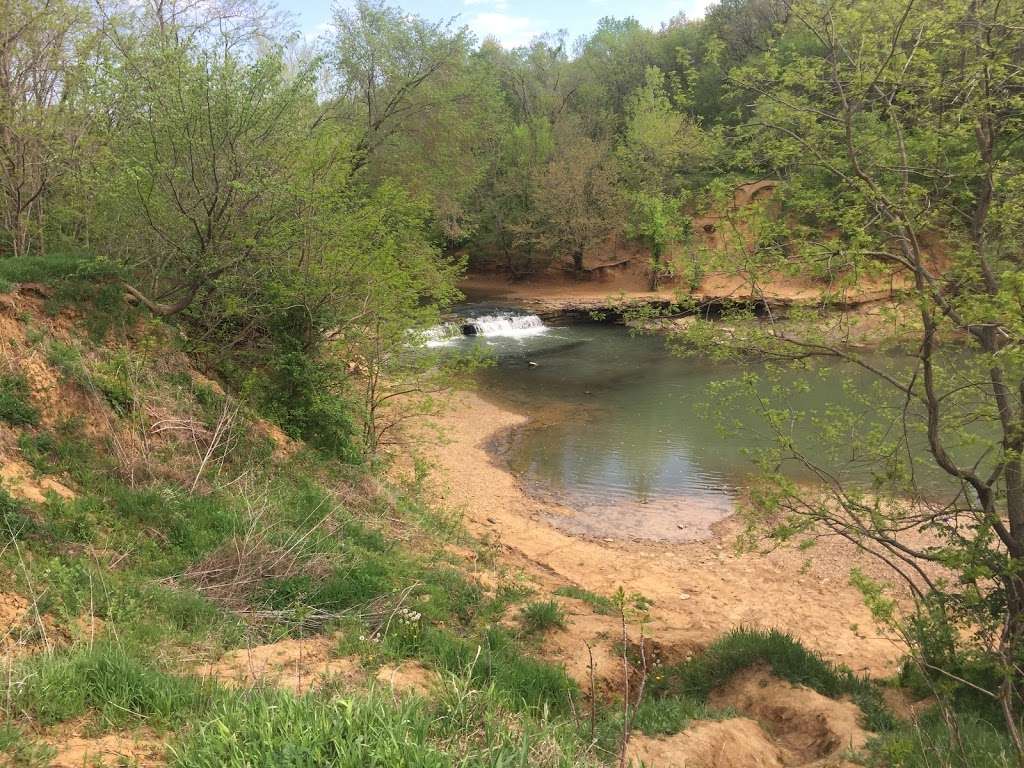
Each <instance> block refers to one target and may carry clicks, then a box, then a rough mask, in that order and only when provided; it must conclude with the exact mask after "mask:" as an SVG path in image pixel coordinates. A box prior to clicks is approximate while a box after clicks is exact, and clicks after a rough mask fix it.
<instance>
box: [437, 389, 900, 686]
mask: <svg viewBox="0 0 1024 768" xmlns="http://www.w3.org/2000/svg"><path fill="white" fill-rule="evenodd" d="M451 406H452V407H450V408H449V409H448V411H447V413H446V414H445V415H443V416H442V417H440V419H439V421H440V423H441V425H442V426H443V427H444V428H446V430H447V434H448V437H449V439H448V441H447V443H446V444H443V445H441V446H439V447H438V448H437V449H436V453H435V454H434V459H435V461H436V464H437V466H438V469H439V470H440V472H439V473H438V478H437V487H436V495H437V496H438V497H439V499H440V500H441V501H443V502H444V504H445V505H446V506H447V507H448V508H451V509H455V510H457V511H460V512H462V513H463V515H464V520H465V524H466V526H467V528H468V529H469V531H470V532H471V533H473V534H474V535H476V536H478V537H480V538H482V539H484V540H487V541H491V542H493V543H495V544H496V545H498V547H499V551H500V552H501V557H502V559H503V561H504V562H505V563H506V564H509V565H512V566H513V567H516V568H524V569H525V570H526V571H527V573H529V574H530V575H531V576H532V577H533V578H534V579H535V580H536V581H537V582H539V583H541V584H544V585H546V586H547V587H548V589H549V591H553V589H555V588H557V586H559V585H566V584H572V585H577V586H580V587H584V588H586V589H589V590H592V591H594V592H597V593H598V594H604V595H608V594H611V593H612V592H614V591H615V590H616V589H617V588H618V587H619V586H622V587H623V588H624V589H625V590H626V591H627V592H628V593H632V592H639V593H640V594H642V595H644V596H645V597H647V598H648V599H650V600H652V601H653V607H652V609H651V619H652V621H651V624H650V626H649V628H648V635H649V636H650V637H652V638H654V639H655V640H656V641H658V642H659V643H660V644H661V645H662V646H663V647H665V648H678V649H682V651H683V652H688V651H689V650H692V649H694V648H700V647H704V646H706V645H707V644H709V643H711V642H712V641H713V640H715V639H716V638H717V637H719V636H720V635H721V634H723V633H724V632H727V631H728V630H730V629H733V628H735V627H738V626H746V627H765V628H767V627H775V628H778V629H781V630H783V631H786V632H789V633H790V634H792V635H793V636H795V637H797V638H798V639H799V640H800V641H801V642H803V643H805V644H806V645H807V646H808V647H810V648H813V649H815V650H817V651H820V652H821V653H822V654H823V655H825V656H826V657H827V658H831V659H833V660H835V661H837V662H841V663H843V664H846V665H847V666H849V667H850V668H852V669H854V670H855V671H858V672H866V673H868V674H871V675H874V676H887V675H890V674H892V673H893V672H894V671H895V669H896V665H897V662H898V660H899V658H900V655H901V653H902V647H901V646H900V645H899V643H898V642H897V641H896V640H894V639H893V638H890V637H886V636H883V635H881V634H880V633H879V632H878V631H877V630H876V629H875V627H874V624H873V621H872V619H871V616H870V614H869V613H868V611H867V609H866V608H865V607H864V604H863V601H862V598H861V595H860V593H859V592H857V590H856V589H854V588H853V587H852V586H851V585H850V584H849V571H850V569H851V568H852V567H854V566H856V567H859V568H861V569H863V570H866V571H868V572H873V573H879V570H880V569H879V568H878V566H877V565H876V564H875V563H874V562H873V561H872V560H870V559H869V558H868V557H867V556H866V555H864V554H863V553H860V552H859V551H857V550H856V549H855V548H854V547H853V546H851V545H847V544H845V543H842V542H840V541H837V540H827V539H826V540H824V541H822V542H821V543H820V544H819V545H818V546H817V547H815V548H814V550H812V551H811V552H810V553H806V552H798V551H796V550H779V551H775V552H772V553H769V554H756V553H742V554H741V553H738V552H737V551H736V550H735V549H734V547H733V546H732V545H733V543H734V542H735V540H736V537H737V536H738V534H739V532H740V525H739V524H738V523H736V522H734V521H731V520H727V521H725V522H723V523H720V524H718V525H717V526H716V527H715V534H716V535H715V537H713V538H712V539H710V540H707V541H700V542H692V543H673V544H656V543H643V544H636V543H630V542H615V541H593V540H586V539H582V538H578V537H574V536H571V535H569V534H566V533H563V532H561V531H559V530H557V529H555V528H553V527H552V526H550V525H548V524H547V523H546V522H544V521H545V520H546V519H548V518H549V517H550V515H552V514H561V515H571V514H572V511H571V510H568V509H565V508H558V506H557V505H553V504H549V503H545V502H543V501H540V500H537V499H534V498H532V497H530V496H529V495H527V494H526V493H525V492H524V491H523V490H522V489H521V488H520V487H519V484H518V482H517V480H516V478H515V477H514V476H513V475H512V474H511V473H509V472H508V471H507V470H506V469H505V468H504V467H502V466H499V465H497V464H495V463H494V462H493V461H492V460H491V457H490V455H489V453H488V451H487V444H488V442H489V441H490V440H491V439H492V437H493V435H494V434H495V433H497V432H499V431H501V430H507V429H509V428H512V427H515V426H517V425H521V424H523V423H524V422H525V420H526V419H525V417H523V416H520V415H517V414H514V413H511V412H509V411H506V410H503V409H502V408H500V407H499V406H497V405H494V404H491V403H489V402H487V401H485V400H484V399H482V398H481V397H480V396H478V395H476V394H472V393H458V394H455V395H453V396H452V402H451ZM880 575H885V574H884V572H881V574H880ZM591 630H596V628H591ZM597 631H601V630H597ZM583 634H584V635H586V634H587V632H584V633H583ZM591 634H594V632H591ZM556 637H557V638H558V639H557V641H556V642H557V643H558V645H559V649H560V655H561V654H563V653H564V654H565V655H564V657H563V660H565V661H566V662H567V663H569V665H570V671H571V672H573V673H574V676H577V677H579V676H580V674H581V672H583V671H584V670H582V669H580V666H581V665H580V664H579V661H580V659H581V658H586V655H587V649H586V647H585V645H584V642H583V641H584V639H587V638H586V637H582V636H579V637H578V636H576V635H574V634H569V635H568V636H567V637H565V638H562V637H561V636H556ZM607 642H608V644H611V643H612V642H613V638H610V639H609V640H608V641H607ZM581 682H585V680H583V681H581Z"/></svg>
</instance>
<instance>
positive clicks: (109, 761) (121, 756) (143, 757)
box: [45, 732, 166, 768]
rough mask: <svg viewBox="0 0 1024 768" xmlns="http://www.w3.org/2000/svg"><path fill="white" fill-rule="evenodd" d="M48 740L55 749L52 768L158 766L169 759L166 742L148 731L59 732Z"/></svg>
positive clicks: (47, 738)
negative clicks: (97, 733) (98, 734)
mask: <svg viewBox="0 0 1024 768" xmlns="http://www.w3.org/2000/svg"><path fill="white" fill-rule="evenodd" d="M45 741H46V742H47V743H48V744H49V745H50V746H51V747H52V748H53V749H54V750H56V754H55V755H54V757H53V758H52V759H51V762H50V766H51V768H82V767H83V766H123V765H131V766H137V768H155V766H161V765H165V763H166V761H165V760H164V744H163V742H162V741H161V740H160V739H158V738H156V736H155V735H153V734H149V733H146V732H137V733H131V732H124V733H107V734H104V735H102V736H95V737H87V736H80V735H71V734H68V735H61V734H60V732H56V733H55V734H53V735H48V736H47V737H46V738H45Z"/></svg>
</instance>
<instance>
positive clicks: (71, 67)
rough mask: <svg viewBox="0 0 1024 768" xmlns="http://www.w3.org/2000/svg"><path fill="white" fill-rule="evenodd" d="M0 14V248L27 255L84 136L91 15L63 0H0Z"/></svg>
mask: <svg viewBox="0 0 1024 768" xmlns="http://www.w3.org/2000/svg"><path fill="white" fill-rule="evenodd" d="M0 18H3V26H2V27H0V253H3V252H4V251H7V252H8V253H9V254H10V255H13V256H26V255H28V254H31V253H40V252H43V251H45V248H46V246H45V241H44V239H43V238H44V234H45V231H46V226H45V224H46V214H47V210H46V208H47V203H48V201H49V198H50V196H51V193H52V190H53V187H54V185H55V184H56V183H57V181H58V180H59V179H60V178H61V177H62V176H63V175H64V174H66V173H67V172H68V171H69V169H70V168H71V166H72V164H73V158H74V155H75V153H76V151H77V149H78V147H79V145H80V144H81V143H82V142H83V141H84V138H83V136H82V131H81V128H82V125H81V123H85V122H86V121H87V116H86V114H85V113H84V112H83V111H82V110H81V109H80V103H79V102H80V99H79V95H80V94H79V89H80V88H81V87H82V75H83V73H82V69H83V68H84V65H85V61H86V60H87V58H88V49H89V47H90V46H91V45H92V37H93V35H92V29H91V21H92V20H91V18H90V15H89V13H88V11H87V10H86V9H85V8H84V7H82V6H80V5H78V4H76V3H72V2H63V1H62V0H45V2H42V3H39V2H32V1H31V0H3V2H2V3H0Z"/></svg>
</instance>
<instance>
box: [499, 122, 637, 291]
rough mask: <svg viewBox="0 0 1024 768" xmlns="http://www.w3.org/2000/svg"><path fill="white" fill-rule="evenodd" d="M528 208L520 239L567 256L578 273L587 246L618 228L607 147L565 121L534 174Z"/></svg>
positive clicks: (618, 205)
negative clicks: (545, 160) (550, 154)
mask: <svg viewBox="0 0 1024 768" xmlns="http://www.w3.org/2000/svg"><path fill="white" fill-rule="evenodd" d="M531 202H532V207H531V214H530V218H529V219H528V220H527V222H526V223H525V224H523V225H521V226H520V227H519V228H518V231H517V242H518V243H519V244H520V245H523V246H526V247H529V248H535V249H537V250H539V251H540V252H542V253H544V254H550V255H551V256H553V257H554V258H556V259H569V260H570V261H571V263H572V268H573V270H574V271H575V272H576V273H577V274H580V273H581V272H582V271H583V269H584V259H585V257H586V255H587V253H588V252H590V251H592V250H593V249H594V248H595V247H597V246H599V245H600V244H602V243H604V242H606V241H607V240H608V238H609V237H611V236H613V235H615V234H616V233H618V232H619V231H620V229H621V226H622V199H621V196H620V194H619V192H618V189H617V188H616V178H615V167H614V163H613V161H612V157H611V153H610V148H609V147H608V146H606V145H603V144H601V143H598V142H596V141H593V140H592V139H588V138H586V137H585V136H581V135H579V133H578V132H577V131H573V130H571V129H570V128H569V127H568V125H566V126H563V128H562V130H561V131H560V132H559V134H558V136H557V138H556V141H555V151H554V155H553V157H552V159H551V160H550V161H549V162H548V163H547V165H546V166H545V167H543V168H542V169H540V170H539V172H538V173H537V175H536V177H535V179H534V190H533V198H532V200H531Z"/></svg>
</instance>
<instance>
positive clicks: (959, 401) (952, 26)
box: [691, 0, 1024, 755]
mask: <svg viewBox="0 0 1024 768" xmlns="http://www.w3.org/2000/svg"><path fill="white" fill-rule="evenodd" d="M787 9H788V11H789V13H790V15H791V19H790V24H791V25H793V27H794V29H793V30H792V34H793V35H795V36H796V37H798V38H799V39H800V40H801V41H803V42H801V44H800V45H781V44H780V46H778V48H772V49H770V50H769V51H768V52H767V53H766V54H765V55H764V56H763V57H761V58H759V59H757V61H756V64H754V65H751V66H748V67H745V68H742V69H740V70H737V71H734V72H733V74H732V78H733V79H734V80H735V81H736V82H738V83H740V84H741V85H742V86H743V87H745V88H746V89H747V93H749V94H751V96H752V97H753V98H755V99H756V105H755V112H754V116H753V117H752V119H751V121H750V124H749V129H748V130H747V131H746V132H744V135H743V137H742V138H741V141H742V142H746V143H748V144H749V145H751V146H752V151H753V152H755V153H756V152H763V153H764V154H765V155H766V156H767V157H768V158H770V161H771V163H772V164H773V165H774V168H775V170H776V171H777V172H778V173H780V174H782V175H783V176H784V177H785V178H786V194H785V198H784V200H785V203H786V206H787V207H786V212H787V217H789V219H790V220H791V221H792V222H793V228H792V233H791V237H790V239H789V241H788V242H785V241H783V242H779V241H777V240H775V241H764V242H760V243H758V244H757V247H756V249H753V250H752V251H750V252H749V253H748V256H749V255H750V254H753V255H754V256H756V259H750V258H748V259H747V263H748V265H750V264H751V262H752V261H756V264H754V265H753V267H754V268H755V269H760V270H762V274H768V273H771V272H772V271H777V270H785V269H790V270H793V271H796V272H799V273H803V274H807V273H812V272H813V271H814V270H815V269H816V267H817V265H819V264H820V263H821V262H822V260H823V259H831V260H833V261H834V262H836V263H840V264H841V265H842V269H841V270H840V272H841V279H840V280H839V281H838V282H837V283H836V285H835V287H834V292H833V293H832V295H831V296H827V297H825V301H829V300H833V299H834V298H835V296H836V294H840V295H841V293H842V292H843V291H846V290H850V289H853V288H855V287H856V285H857V283H858V282H859V281H860V280H863V279H866V278H869V277H871V276H878V275H884V274H887V273H894V275H895V277H894V280H898V281H900V282H901V284H902V285H904V286H906V288H905V290H906V291H907V293H908V297H907V305H908V306H909V307H911V308H912V311H911V312H908V313H895V314H894V315H893V317H892V318H891V322H892V324H893V326H894V329H895V332H896V334H897V336H899V337H903V338H905V339H908V340H909V341H908V344H909V346H907V347H906V348H904V349H903V352H902V354H898V355H895V356H891V357H879V356H871V355H866V354H862V353H860V352H858V351H857V350H855V349H851V348H850V347H848V346H844V345H843V344H842V343H841V342H842V337H843V334H842V333H839V334H837V333H836V332H835V331H834V330H831V331H826V330H825V329H822V330H814V327H812V326H808V328H810V330H806V329H805V330H804V331H803V332H800V333H789V332H787V331H786V330H785V327H784V326H781V325H780V324H778V323H775V322H771V323H762V324H756V323H754V324H750V325H748V326H745V327H744V330H743V331H742V332H741V331H739V330H735V328H736V326H733V327H734V330H735V332H734V333H733V334H732V335H731V337H729V338H718V341H720V342H723V343H728V344H731V346H732V347H733V348H740V349H742V350H744V351H747V352H749V351H751V350H757V351H759V352H761V353H763V354H768V355H771V356H773V357H776V358H778V359H781V360H790V361H794V362H796V363H800V362H802V361H805V360H807V359H808V358H823V359H826V360H827V359H831V360H836V361H843V362H845V363H846V364H852V365H856V366H859V367H860V368H862V369H863V370H866V371H868V372H870V373H872V374H873V375H874V376H875V377H876V378H877V380H878V382H879V386H880V389H879V391H878V393H876V394H875V396H874V397H873V398H872V400H871V401H870V403H865V408H866V409H867V410H866V411H854V410H849V411H844V410H842V409H834V410H832V411H830V412H829V413H828V414H818V418H820V423H821V424H822V429H823V430H824V431H825V434H827V435H831V436H832V437H833V438H834V440H835V442H836V445H835V450H834V452H833V453H832V455H831V456H823V455H808V454H807V453H805V452H803V451H802V450H801V447H800V446H799V445H797V444H795V443H794V441H793V438H792V436H791V431H790V428H789V424H790V423H791V420H792V419H799V418H811V417H812V416H811V415H808V414H801V413H800V412H799V410H798V409H797V408H795V407H794V406H786V405H782V404H776V403H772V404H768V405H767V406H766V416H767V417H768V420H769V423H770V424H771V425H772V426H773V427H774V428H775V429H776V430H777V434H778V446H777V449H776V450H775V451H774V453H773V455H772V456H769V457H767V458H768V459H769V466H770V465H771V463H770V462H771V461H782V460H787V459H788V460H791V461H796V462H798V463H799V464H801V465H802V466H804V467H805V468H806V469H807V470H808V471H809V472H811V473H813V475H814V476H815V477H817V478H818V479H820V480H821V482H822V487H823V490H822V491H821V492H820V493H818V492H813V491H810V490H808V489H806V488H803V487H799V486H797V485H795V484H794V483H792V482H791V481H787V480H786V479H784V478H783V477H782V476H781V475H780V474H778V473H777V472H772V473H770V474H769V477H768V481H767V484H766V486H765V488H764V489H763V492H762V493H761V494H760V495H759V496H758V497H757V499H756V505H755V509H756V511H758V512H759V513H760V519H761V520H763V521H764V522H765V523H767V525H768V531H769V533H770V534H771V535H773V536H774V537H776V538H778V539H785V538H791V537H794V536H796V537H802V536H807V537H808V538H809V537H811V536H813V532H814V531H817V530H821V529H826V530H831V531H833V532H835V533H838V534H839V535H841V536H843V537H844V538H847V539H849V540H850V541H853V542H855V543H856V544H857V545H858V546H860V547H861V548H863V549H864V550H866V551H868V552H870V553H872V554H874V555H876V556H877V557H878V558H880V559H881V560H882V561H883V562H885V563H888V564H889V565H890V566H892V567H893V568H894V569H895V571H896V572H897V573H898V574H899V575H900V576H901V577H902V579H903V582H904V583H905V584H906V585H908V586H909V589H910V591H911V593H912V594H913V595H914V596H915V598H916V599H917V606H918V607H917V611H916V612H915V613H914V614H913V615H911V616H910V617H908V618H907V620H906V621H905V622H903V623H900V624H898V626H900V627H901V628H902V630H903V631H904V632H905V634H906V637H907V638H908V640H909V641H910V643H911V647H912V649H913V651H914V655H915V658H916V659H917V660H918V661H919V662H920V665H921V668H922V669H923V670H924V671H925V673H926V674H928V675H930V676H937V677H936V681H935V685H936V686H937V687H938V689H939V690H942V689H943V688H944V687H946V686H947V685H948V683H949V680H950V677H949V676H950V675H952V676H954V677H958V678H961V679H964V678H967V679H969V680H970V684H971V685H975V686H976V687H977V689H979V690H985V691H987V694H988V695H989V696H991V698H992V700H993V701H995V702H998V705H999V707H1000V708H1001V709H1002V711H1003V712H1004V714H1005V715H1006V717H1005V720H1006V726H1007V729H1008V731H1009V733H1010V734H1011V736H1012V738H1013V742H1014V744H1015V745H1016V747H1017V749H1018V751H1019V752H1020V754H1022V755H1024V741H1022V738H1021V733H1020V727H1019V711H1020V705H1021V693H1022V688H1021V686H1022V684H1024V676H1022V674H1021V669H1022V666H1021V664H1022V661H1024V600H1022V596H1024V581H1022V579H1024V575H1022V574H1024V568H1022V564H1024V560H1022V558H1024V466H1022V460H1024V458H1022V457H1024V354H1022V352H1021V350H1022V349H1024V347H1022V345H1021V343H1020V340H1021V337H1022V334H1024V324H1022V318H1024V312H1022V310H1021V307H1022V303H1021V296H1022V295H1024V294H1022V285H1024V284H1022V280H1021V275H1022V274H1024V271H1022V266H1024V265H1022V263H1021V249H1020V245H1021V237H1022V230H1021V223H1022V217H1021V214H1020V211H1021V203H1020V197H1019V194H1018V193H1019V190H1020V186H1021V183H1020V178H1021V172H1022V170H1024V156H1022V153H1021V148H1020V145H1019V136H1020V135H1021V131H1022V128H1024V126H1022V124H1021V122H1022V115H1024V109H1022V107H1024V101H1022V99H1024V79H1022V77H1024V76H1022V69H1021V66H1020V61H1021V60H1020V36H1019V31H1018V30H1019V24H1020V20H1021V18H1022V13H1024V8H1022V6H1021V4H1020V3H1019V2H1010V3H1006V2H988V1H987V0H982V1H981V2H971V1H968V0H963V1H959V0H958V1H956V2H945V3H941V4H937V3H918V2H915V1H914V0H887V1H886V2H882V3H876V2H872V3H867V2H854V3H844V4H839V5H829V4H823V3H820V2H817V0H801V1H799V2H793V3H790V4H788V5H787ZM808 40H810V41H812V42H810V43H808V42H807V41H808ZM721 266H722V267H727V266H728V256H727V255H725V256H723V259H722V265H721ZM715 336H720V334H716V333H715V328H714V327H712V326H709V325H707V324H697V326H696V327H695V329H694V331H693V332H692V333H691V338H693V339H694V340H700V339H703V340H704V341H708V340H710V338H711V337H715ZM716 346H719V347H720V345H717V344H716V345H711V347H710V348H714V347H716ZM964 347H966V349H964ZM704 348H709V347H707V346H705V347H704ZM886 391H888V395H886V394H885V392H886ZM865 413H870V414H873V415H874V417H878V418H880V419H882V421H883V423H882V424H881V425H879V426H873V425H872V422H871V421H870V420H866V419H865ZM922 445H923V458H922V453H921V450H922V448H921V447H922ZM851 465H852V466H857V467H860V468H861V471H863V470H864V468H865V467H867V468H870V470H871V472H870V475H871V477H870V480H869V481H867V482H866V483H865V482H863V481H862V482H859V483H858V482H855V481H854V480H853V479H851V478H852V476H851V475H850V467H851ZM939 572H944V573H945V574H946V575H945V576H944V577H941V578H940V577H939V576H938V575H937V573H939ZM874 604H875V606H876V607H878V608H880V609H881V610H883V611H888V612H889V618H891V619H893V620H894V621H896V618H897V617H896V616H895V615H894V614H892V613H891V611H892V607H893V604H892V603H886V602H884V601H881V600H878V599H877V596H876V599H875V600H874ZM972 665H973V666H972ZM979 667H980V668H981V669H982V670H983V671H982V672H978V671H977V670H978V668H979ZM972 669H973V670H974V671H973V672H972V671H971V670H972Z"/></svg>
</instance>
